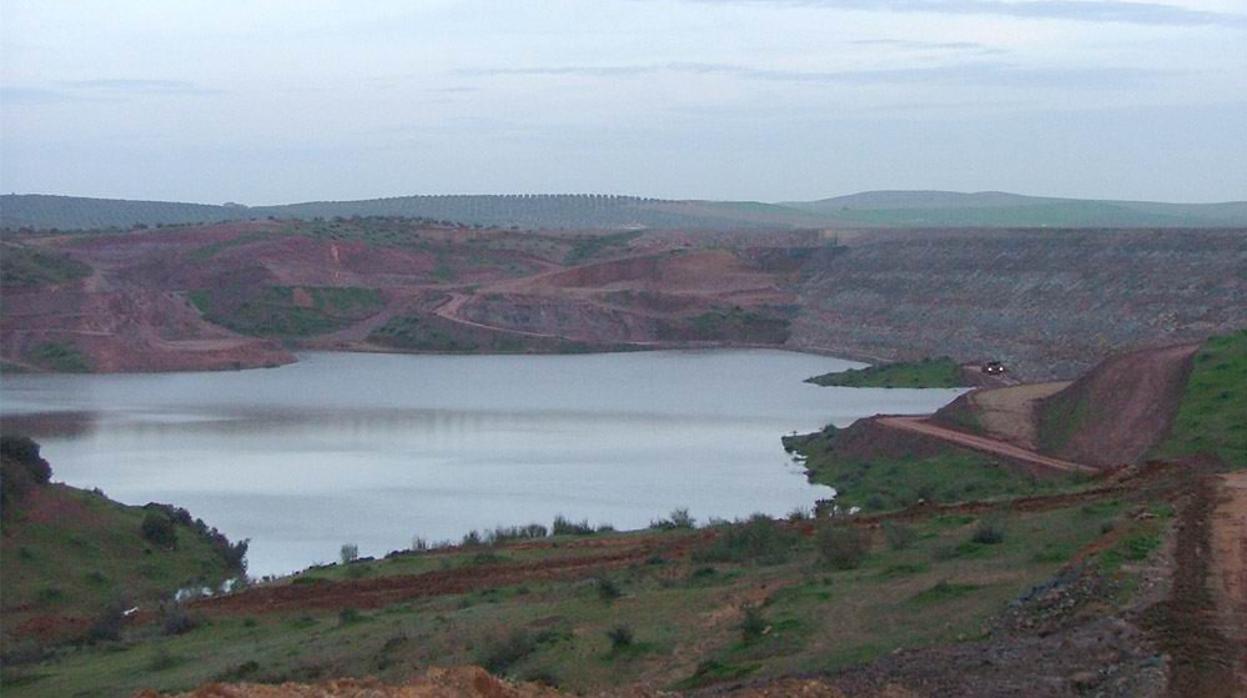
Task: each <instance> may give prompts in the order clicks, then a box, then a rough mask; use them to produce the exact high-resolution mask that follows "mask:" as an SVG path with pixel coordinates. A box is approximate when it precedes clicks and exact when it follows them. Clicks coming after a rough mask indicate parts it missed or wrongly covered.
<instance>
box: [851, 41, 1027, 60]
mask: <svg viewBox="0 0 1247 698" xmlns="http://www.w3.org/2000/svg"><path fill="white" fill-rule="evenodd" d="M849 43H850V44H852V45H853V46H880V47H884V48H896V49H901V50H904V51H944V52H949V53H971V54H978V55H983V56H986V55H1000V54H1004V53H1008V52H1007V51H1006V50H1004V49H1002V48H997V47H994V46H988V45H987V44H980V43H978V42H975V41H915V40H912V39H857V40H856V41H850V42H849Z"/></svg>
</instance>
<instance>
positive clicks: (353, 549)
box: [338, 543, 359, 565]
mask: <svg viewBox="0 0 1247 698" xmlns="http://www.w3.org/2000/svg"><path fill="white" fill-rule="evenodd" d="M338 559H340V560H341V561H342V564H344V565H349V564H351V563H352V562H355V561H356V560H358V559H359V546H358V545H356V544H354V543H343V544H342V549H341V550H339V551H338Z"/></svg>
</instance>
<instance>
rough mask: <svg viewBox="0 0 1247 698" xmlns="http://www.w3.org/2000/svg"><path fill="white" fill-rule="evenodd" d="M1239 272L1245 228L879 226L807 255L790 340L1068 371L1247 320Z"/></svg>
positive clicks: (888, 356)
mask: <svg viewBox="0 0 1247 698" xmlns="http://www.w3.org/2000/svg"><path fill="white" fill-rule="evenodd" d="M1244 270H1247V231H1244V230H1228V231H1212V230H1180V231H1137V232H1124V231H1107V230H1078V231H1070V230H1032V231H906V232H904V233H899V232H898V233H877V234H871V235H869V236H865V237H863V238H862V239H860V240H853V241H850V244H849V245H848V246H847V247H842V248H840V251H839V252H832V251H822V252H820V253H819V254H818V255H815V256H814V257H812V258H811V259H810V260H809V261H808V262H807V263H806V265H805V274H806V278H805V281H804V282H803V283H802V285H801V287H800V301H799V302H800V305H801V308H802V312H801V315H800V316H799V317H798V318H797V320H796V321H794V323H793V339H792V340H791V342H790V344H791V346H794V347H801V348H809V349H818V350H821V351H827V352H831V353H833V354H834V353H840V354H843V355H846V356H859V357H863V358H874V359H883V360H909V359H917V358H921V357H924V356H933V355H939V354H948V355H950V356H953V357H954V358H956V359H958V360H962V361H971V360H976V359H999V360H1002V361H1004V362H1005V363H1006V364H1007V365H1009V366H1010V368H1012V369H1015V370H1017V371H1019V372H1020V373H1021V374H1022V375H1023V376H1024V377H1025V378H1027V379H1032V380H1034V379H1045V378H1071V377H1074V376H1076V375H1077V374H1079V373H1081V372H1082V371H1084V370H1086V369H1088V368H1090V367H1091V366H1092V365H1093V364H1095V363H1096V362H1097V361H1099V360H1100V359H1102V358H1104V357H1105V356H1107V355H1108V354H1110V353H1111V352H1112V351H1114V350H1120V349H1122V348H1124V347H1128V346H1137V345H1145V344H1173V343H1177V342H1182V341H1192V340H1199V339H1202V338H1204V337H1207V336H1208V335H1211V334H1218V333H1225V332H1228V331H1230V330H1234V329H1238V328H1241V327H1243V326H1245V325H1247V272H1245V271H1244Z"/></svg>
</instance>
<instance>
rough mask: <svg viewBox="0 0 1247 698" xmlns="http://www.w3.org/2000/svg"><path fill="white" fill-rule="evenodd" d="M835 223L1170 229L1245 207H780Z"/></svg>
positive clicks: (1019, 201)
mask: <svg viewBox="0 0 1247 698" xmlns="http://www.w3.org/2000/svg"><path fill="white" fill-rule="evenodd" d="M782 205H783V206H787V207H789V208H795V209H799V210H802V211H807V212H809V213H813V214H817V215H820V216H824V217H826V218H827V219H828V220H831V221H834V222H837V223H842V224H846V223H856V224H860V225H878V226H896V227H927V226H930V227H992V228H994V227H1045V226H1047V227H1066V228H1081V227H1106V228H1153V227H1156V228H1172V227H1227V226H1230V227H1232V226H1242V225H1247V201H1237V202H1229V203H1217V204H1169V203H1157V202H1143V201H1100V200H1092V199H1060V198H1051V197H1040V196H1022V195H1020V194H1009V193H1007V192H998V191H985V192H975V193H971V194H964V193H959V192H948V191H871V192H862V193H860V194H850V195H848V196H838V197H834V198H830V199H821V200H819V201H795V202H786V203H784V204H782Z"/></svg>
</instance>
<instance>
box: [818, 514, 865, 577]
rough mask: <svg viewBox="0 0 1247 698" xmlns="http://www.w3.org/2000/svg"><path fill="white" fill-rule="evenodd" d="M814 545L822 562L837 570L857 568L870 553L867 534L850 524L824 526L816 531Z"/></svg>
mask: <svg viewBox="0 0 1247 698" xmlns="http://www.w3.org/2000/svg"><path fill="white" fill-rule="evenodd" d="M815 545H816V546H817V547H818V553H819V555H820V556H821V557H822V559H823V561H824V562H826V563H828V564H830V565H831V566H832V567H834V568H836V569H838V570H850V569H854V568H856V567H859V566H860V565H861V564H862V562H863V561H864V560H865V559H866V555H867V553H869V552H870V538H869V536H868V534H867V533H866V532H865V531H862V530H859V529H857V528H856V527H854V526H852V525H851V524H843V523H829V524H825V525H824V526H822V527H821V528H819V530H818V534H817V535H816V538H815Z"/></svg>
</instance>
